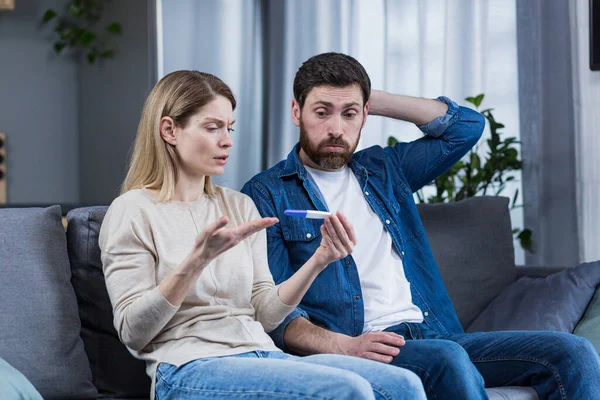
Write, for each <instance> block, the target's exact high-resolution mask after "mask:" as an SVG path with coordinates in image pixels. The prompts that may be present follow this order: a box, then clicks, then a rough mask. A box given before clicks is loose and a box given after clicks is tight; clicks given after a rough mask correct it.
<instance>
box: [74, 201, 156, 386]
mask: <svg viewBox="0 0 600 400" xmlns="http://www.w3.org/2000/svg"><path fill="white" fill-rule="evenodd" d="M107 209H108V207H104V206H97V207H85V208H77V209H74V210H71V211H70V212H69V213H68V215H67V221H68V227H67V238H68V248H69V258H70V260H71V269H72V273H73V278H72V279H71V283H72V284H73V287H74V288H75V293H76V295H77V300H78V303H79V318H80V319H81V325H82V331H81V337H82V338H83V342H84V344H85V350H86V352H87V354H88V357H89V360H90V365H91V368H92V375H93V379H94V385H96V387H97V388H98V392H99V393H100V396H101V397H123V398H125V397H126V398H133V397H147V396H148V394H149V393H150V378H149V377H148V375H146V364H145V363H144V362H143V361H141V360H138V359H136V358H135V357H133V355H131V353H129V351H128V350H127V348H126V347H125V345H124V344H123V343H121V342H120V341H119V337H118V335H117V331H116V330H115V328H114V325H113V312H112V305H111V303H110V298H109V297H108V293H107V291H106V282H105V281H104V273H103V272H102V261H101V260H100V247H99V246H98V233H99V231H100V226H101V225H102V221H103V220H104V214H106V210H107Z"/></svg>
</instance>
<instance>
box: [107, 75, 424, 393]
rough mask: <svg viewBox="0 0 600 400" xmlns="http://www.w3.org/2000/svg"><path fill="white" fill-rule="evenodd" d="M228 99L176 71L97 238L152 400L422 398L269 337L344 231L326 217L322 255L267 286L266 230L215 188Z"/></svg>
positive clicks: (397, 378)
mask: <svg viewBox="0 0 600 400" xmlns="http://www.w3.org/2000/svg"><path fill="white" fill-rule="evenodd" d="M235 106H236V101H235V98H234V96H233V94H232V92H231V90H230V89H229V87H228V86H227V85H226V84H225V83H223V82H222V81H221V80H220V79H218V78H217V77H215V76H213V75H210V74H206V73H201V72H198V71H177V72H173V73H171V74H169V75H167V76H165V77H164V78H163V79H161V80H160V82H158V84H157V85H156V86H155V87H154V89H153V90H152V91H151V93H150V95H149V96H148V99H147V100H146V103H145V105H144V109H143V112H142V116H141V121H140V124H139V129H138V134H137V138H136V142H135V147H134V151H133V155H132V159H131V164H130V167H129V171H128V173H127V177H126V178H125V181H124V183H123V187H122V194H121V196H119V197H118V198H117V199H116V200H115V201H114V202H113V203H112V205H111V206H110V208H109V210H108V212H107V214H106V217H105V219H104V223H103V224H102V229H101V232H100V248H101V250H102V263H103V268H104V274H105V277H106V284H107V289H108V293H109V295H110V299H111V301H112V304H113V311H114V323H115V327H116V329H117V332H118V333H119V337H120V339H121V341H122V342H123V343H124V344H125V345H126V346H127V347H128V348H129V350H130V351H131V353H132V354H133V355H134V356H136V357H137V358H140V359H142V360H145V361H146V365H147V373H148V375H149V376H150V377H151V378H152V391H151V393H150V395H151V397H156V398H157V399H160V400H163V399H202V398H210V399H217V398H226V399H230V398H243V399H250V398H269V399H277V398H285V399H309V398H310V399H375V398H386V399H418V398H424V396H425V395H424V392H423V388H422V384H421V382H420V381H419V379H418V378H417V377H416V375H414V374H413V373H412V372H409V371H407V370H403V369H400V368H396V367H391V366H388V365H385V364H382V363H377V362H374V361H368V360H363V359H359V358H353V357H346V356H339V355H315V356H308V357H295V356H290V355H287V354H285V353H283V352H282V351H280V350H279V349H278V348H277V347H276V346H275V345H274V344H273V342H272V341H271V339H270V337H269V336H268V335H267V332H270V331H271V330H273V329H274V328H276V327H277V326H278V324H279V323H281V321H283V319H284V318H285V317H286V316H287V315H288V314H289V313H290V312H291V311H292V310H293V309H294V307H295V306H296V305H297V304H298V303H299V301H300V299H301V298H302V296H303V295H304V294H305V292H306V290H307V289H308V287H309V286H310V284H311V283H312V281H313V280H314V278H315V277H316V276H317V275H318V274H319V273H320V272H321V271H322V270H323V269H325V268H326V267H327V265H328V264H330V263H332V262H333V261H335V260H338V259H340V258H342V257H345V256H346V255H348V254H349V253H351V252H352V248H353V246H354V244H355V241H356V239H355V234H354V231H353V229H352V227H351V225H350V224H349V223H348V221H347V219H346V218H345V217H344V216H343V215H341V214H339V213H338V214H336V215H331V216H330V217H328V218H327V220H326V221H325V224H324V225H323V227H322V228H321V232H322V241H321V247H319V248H318V249H317V251H316V252H315V253H314V255H313V256H312V257H311V258H310V260H308V261H307V262H306V264H304V265H303V266H302V267H301V268H299V269H298V271H297V272H296V273H295V274H294V275H292V276H291V277H290V278H289V279H288V280H287V281H285V282H283V283H281V284H280V285H278V286H275V284H274V283H273V278H272V276H271V274H270V272H269V268H268V265H267V249H266V235H265V231H264V229H265V228H267V227H269V226H271V225H273V224H275V223H277V222H278V220H277V219H276V218H260V215H259V213H258V211H257V210H256V207H255V206H254V204H253V203H252V200H250V198H248V197H247V196H245V195H243V194H241V193H239V192H236V191H233V190H230V189H226V188H222V187H219V186H216V185H214V184H213V183H212V182H211V179H210V177H211V176H215V175H220V174H222V173H223V170H224V167H225V165H226V163H227V158H228V156H229V150H230V148H231V146H232V145H233V141H232V138H231V131H232V130H233V129H232V126H233V124H234V119H233V110H234V109H235Z"/></svg>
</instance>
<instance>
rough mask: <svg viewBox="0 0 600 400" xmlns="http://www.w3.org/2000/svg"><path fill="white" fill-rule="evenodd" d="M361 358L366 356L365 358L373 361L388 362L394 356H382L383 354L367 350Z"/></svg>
mask: <svg viewBox="0 0 600 400" xmlns="http://www.w3.org/2000/svg"><path fill="white" fill-rule="evenodd" d="M363 358H367V359H369V360H373V361H379V362H382V363H386V364H389V363H391V362H392V361H393V360H394V357H392V356H384V355H381V354H378V353H371V352H369V351H368V352H366V353H365V354H364V355H363Z"/></svg>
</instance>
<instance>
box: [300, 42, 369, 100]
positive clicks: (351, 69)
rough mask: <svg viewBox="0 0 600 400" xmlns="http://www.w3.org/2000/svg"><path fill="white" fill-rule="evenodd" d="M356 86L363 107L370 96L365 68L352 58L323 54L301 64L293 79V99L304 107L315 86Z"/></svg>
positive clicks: (344, 55)
mask: <svg viewBox="0 0 600 400" xmlns="http://www.w3.org/2000/svg"><path fill="white" fill-rule="evenodd" d="M353 84H358V86H360V90H361V92H362V96H363V105H365V104H366V103H367V101H368V100H369V96H370V95H371V79H369V75H368V74H367V71H365V68H364V67H363V66H362V65H361V64H360V63H359V62H358V61H356V59H354V58H353V57H350V56H349V55H346V54H342V53H323V54H318V55H316V56H313V57H311V58H309V59H308V60H306V61H305V62H303V63H302V65H301V66H300V68H299V69H298V72H296V77H295V78H294V98H295V99H296V101H297V102H298V104H299V105H300V109H302V108H303V107H304V102H305V101H306V97H307V96H308V94H309V93H310V91H311V90H312V89H313V88H314V87H316V86H322V85H330V86H336V87H345V86H349V85H353Z"/></svg>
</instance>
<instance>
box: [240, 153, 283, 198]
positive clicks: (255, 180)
mask: <svg viewBox="0 0 600 400" xmlns="http://www.w3.org/2000/svg"><path fill="white" fill-rule="evenodd" d="M284 166H285V160H282V161H279V162H278V163H277V164H275V165H274V166H272V167H271V168H269V169H267V170H264V171H262V172H259V173H258V174H256V175H254V176H253V177H252V178H250V180H249V181H248V182H246V185H244V187H246V186H248V185H252V184H259V185H260V184H262V185H274V184H277V182H279V181H280V180H281V173H282V172H283V169H284ZM242 192H243V190H242Z"/></svg>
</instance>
